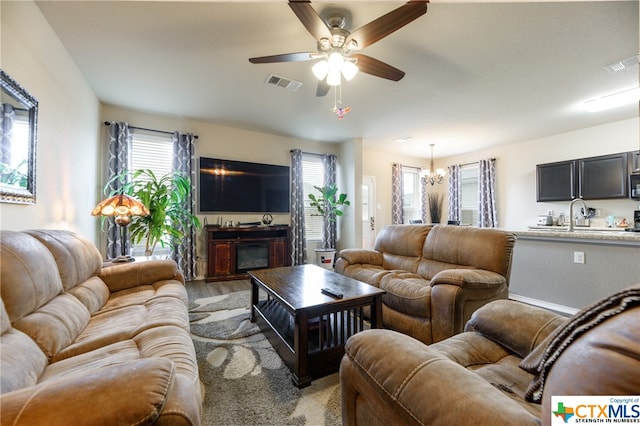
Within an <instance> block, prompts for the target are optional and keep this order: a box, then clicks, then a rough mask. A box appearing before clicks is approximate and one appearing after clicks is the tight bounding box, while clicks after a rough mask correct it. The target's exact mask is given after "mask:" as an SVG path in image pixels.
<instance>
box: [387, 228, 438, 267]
mask: <svg viewBox="0 0 640 426" xmlns="http://www.w3.org/2000/svg"><path fill="white" fill-rule="evenodd" d="M430 230H431V226H427V225H423V226H421V225H396V226H385V227H384V228H382V230H381V231H380V233H379V234H378V236H377V237H376V242H375V249H376V250H377V251H379V252H381V253H382V256H383V263H382V266H383V267H384V268H385V269H401V270H404V271H409V272H415V271H416V268H417V266H418V261H419V260H420V257H421V255H422V247H423V244H424V239H425V236H426V235H427V234H428V233H429V231H430Z"/></svg>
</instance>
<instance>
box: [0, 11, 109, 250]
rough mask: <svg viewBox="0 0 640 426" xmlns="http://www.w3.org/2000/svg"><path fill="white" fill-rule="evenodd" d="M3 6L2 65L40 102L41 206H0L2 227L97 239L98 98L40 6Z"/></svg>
mask: <svg viewBox="0 0 640 426" xmlns="http://www.w3.org/2000/svg"><path fill="white" fill-rule="evenodd" d="M0 11H1V15H2V16H1V25H0V28H1V30H0V31H1V36H2V41H1V52H0V53H1V54H0V58H1V59H0V60H1V61H2V62H1V66H2V69H3V70H4V71H5V72H7V73H8V74H9V75H10V76H11V77H12V78H14V79H15V80H16V81H17V82H18V83H19V84H20V85H21V86H22V87H24V88H25V89H26V90H27V91H29V93H31V95H33V96H34V97H35V98H36V99H37V100H38V103H39V116H38V129H37V135H38V140H37V149H36V152H37V162H36V204H34V205H18V204H7V203H3V204H0V228H1V229H9V230H24V229H31V228H63V229H71V230H74V231H77V232H79V233H81V234H82V235H85V236H86V237H87V238H89V239H92V240H95V239H96V236H97V233H98V223H99V221H98V220H97V219H96V218H94V217H92V216H91V215H90V212H91V210H92V209H93V207H94V206H95V204H96V203H97V189H96V188H97V186H96V182H97V170H96V164H97V161H98V143H97V141H98V137H99V132H100V128H99V115H100V103H99V102H98V99H97V98H96V96H95V95H94V93H93V91H92V90H91V89H90V88H89V86H88V84H87V82H86V80H85V79H84V77H83V76H82V75H81V74H80V71H79V70H78V68H77V67H76V65H75V63H74V62H73V61H72V60H71V58H70V57H69V55H68V53H67V51H66V50H65V49H64V47H63V46H62V44H61V43H60V41H59V40H58V38H57V36H56V35H55V34H54V32H53V31H52V30H51V27H50V26H49V24H48V23H47V21H46V20H45V19H44V17H43V16H42V14H41V13H40V10H39V9H38V7H37V6H36V5H35V3H33V2H31V1H24V2H20V1H18V2H6V1H4V2H0Z"/></svg>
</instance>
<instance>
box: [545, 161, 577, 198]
mask: <svg viewBox="0 0 640 426" xmlns="http://www.w3.org/2000/svg"><path fill="white" fill-rule="evenodd" d="M536 178H537V195H538V196H537V200H538V201H564V200H572V199H574V198H575V197H576V162H575V161H574V160H570V161H560V162H557V163H547V164H538V165H537V166H536Z"/></svg>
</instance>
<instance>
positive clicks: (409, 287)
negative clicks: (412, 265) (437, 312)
mask: <svg viewBox="0 0 640 426" xmlns="http://www.w3.org/2000/svg"><path fill="white" fill-rule="evenodd" d="M380 288H381V289H382V290H385V291H386V293H385V294H383V295H382V301H383V302H384V304H385V305H386V306H388V307H389V308H391V309H395V310H396V311H398V312H404V313H405V314H408V315H412V316H415V317H421V318H428V317H429V316H430V310H429V309H430V307H431V286H430V285H429V281H427V280H425V279H424V278H422V277H421V276H420V275H418V274H414V273H411V272H404V271H390V272H389V273H388V274H387V275H385V276H384V277H383V278H382V280H381V281H380Z"/></svg>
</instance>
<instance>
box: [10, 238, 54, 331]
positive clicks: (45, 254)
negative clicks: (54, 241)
mask: <svg viewBox="0 0 640 426" xmlns="http://www.w3.org/2000/svg"><path fill="white" fill-rule="evenodd" d="M0 259H2V268H0V286H2V287H1V289H2V300H3V301H4V305H5V308H6V310H7V314H8V316H9V319H10V320H11V322H12V323H13V322H15V321H17V320H19V319H21V318H22V317H24V316H25V315H28V314H30V313H31V312H33V311H35V310H36V309H38V308H39V307H41V306H43V305H44V304H46V303H48V302H49V301H50V300H51V299H53V298H54V297H56V296H57V295H58V294H60V293H61V292H62V282H61V281H60V275H58V268H57V266H56V262H55V260H54V259H53V256H52V255H51V253H50V252H49V250H47V248H46V247H45V246H44V245H42V243H40V242H39V241H38V240H36V239H35V238H33V237H31V236H29V235H27V234H24V233H22V232H15V231H1V232H0Z"/></svg>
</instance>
